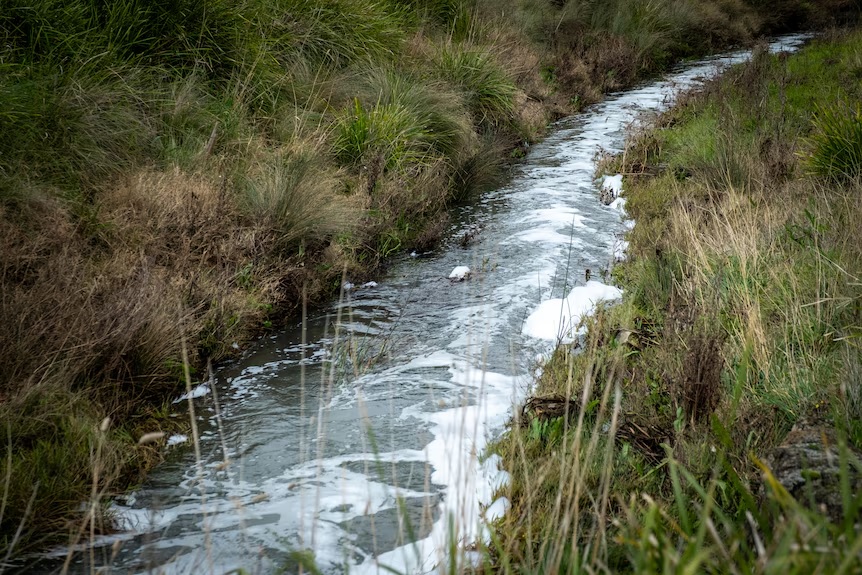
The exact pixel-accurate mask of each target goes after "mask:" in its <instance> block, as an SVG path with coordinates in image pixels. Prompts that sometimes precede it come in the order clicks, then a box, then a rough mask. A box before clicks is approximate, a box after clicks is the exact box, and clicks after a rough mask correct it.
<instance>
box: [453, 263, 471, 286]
mask: <svg viewBox="0 0 862 575" xmlns="http://www.w3.org/2000/svg"><path fill="white" fill-rule="evenodd" d="M470 273H471V272H470V268H468V267H467V266H456V267H455V269H453V270H452V272H451V273H450V274H449V279H450V280H456V281H459V282H460V281H464V280H465V279H467V278H468V277H469V276H470Z"/></svg>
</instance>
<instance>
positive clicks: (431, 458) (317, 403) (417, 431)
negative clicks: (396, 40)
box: [31, 36, 806, 574]
mask: <svg viewBox="0 0 862 575" xmlns="http://www.w3.org/2000/svg"><path fill="white" fill-rule="evenodd" d="M805 39H806V37H804V36H792V37H784V38H782V39H780V40H778V41H776V42H773V43H772V45H771V47H772V49H773V50H791V49H795V48H796V47H798V46H799V45H801V43H802V42H803V41H804V40H805ZM747 56H748V53H747V52H735V53H731V54H724V55H722V56H718V57H713V58H709V59H706V60H701V61H698V62H695V63H688V64H686V65H684V66H681V67H679V68H677V69H676V70H674V71H673V72H671V73H669V74H667V75H666V76H665V77H664V78H662V79H659V80H657V81H654V82H651V83H649V84H646V85H643V86H641V87H638V88H635V89H632V90H629V91H625V92H621V93H617V94H612V95H609V96H608V97H607V98H606V99H605V100H604V101H603V102H601V103H599V104H596V105H593V106H591V107H589V108H587V109H586V110H585V111H584V112H583V113H581V114H578V115H576V116H573V117H570V118H567V119H564V120H562V121H560V122H558V123H556V124H555V125H554V126H553V129H552V131H551V132H550V134H549V136H548V137H547V138H546V139H545V140H544V141H543V142H541V143H539V144H536V145H535V146H533V147H532V148H531V149H530V151H529V153H528V154H527V156H526V158H525V159H524V160H523V161H522V162H521V163H519V165H517V166H516V167H515V168H514V170H513V172H512V176H511V179H510V180H509V181H508V183H507V184H505V185H504V186H502V187H500V188H499V189H496V190H493V191H490V192H488V193H485V194H483V195H481V196H480V197H478V198H477V200H476V201H475V203H474V204H473V205H470V206H466V207H462V208H459V209H457V210H456V212H455V213H454V214H453V220H452V221H453V222H455V223H453V225H452V229H451V231H450V234H449V236H448V240H447V241H445V242H444V243H443V245H441V246H440V247H439V248H438V249H437V250H435V251H434V252H433V253H428V254H412V255H410V256H407V255H405V256H403V257H402V258H400V259H398V260H397V261H395V262H393V265H392V266H391V267H390V269H389V271H388V273H387V274H386V275H385V276H383V277H380V278H379V279H378V280H377V282H376V283H374V282H371V283H369V284H365V285H356V286H350V285H348V286H346V288H349V289H345V290H343V293H342V296H341V298H339V300H338V301H337V302H334V303H333V304H332V305H331V306H330V307H329V308H328V309H325V310H322V311H318V312H315V314H312V315H311V316H309V317H308V319H307V321H306V322H305V324H304V326H303V325H302V324H299V325H297V326H295V327H293V328H290V329H285V330H284V331H282V332H280V333H277V334H275V335H272V336H270V337H267V338H264V339H262V340H260V341H259V342H257V343H256V344H255V345H254V346H253V347H252V348H251V349H249V350H248V351H247V352H246V353H245V354H244V355H243V357H242V359H241V360H239V361H236V362H234V363H231V364H228V365H225V366H222V367H220V369H219V370H218V373H217V374H216V376H215V379H214V388H215V389H209V388H208V387H207V386H203V387H199V388H198V389H197V390H196V392H197V393H195V395H196V396H200V397H196V398H195V399H193V400H192V401H194V407H195V410H196V414H197V417H196V419H197V425H198V428H199V434H200V441H199V447H200V449H199V451H200V461H198V460H197V459H196V452H195V449H194V447H193V446H192V443H191V442H190V441H188V442H182V441H181V440H182V438H176V439H174V441H175V442H178V444H177V445H174V446H172V447H169V452H168V454H167V459H166V461H165V462H164V463H163V464H162V465H160V466H159V467H158V468H157V469H155V470H154V471H153V473H152V474H151V475H150V476H149V478H148V479H147V480H146V482H145V483H144V485H142V486H141V487H140V488H139V489H138V490H136V491H135V492H133V493H131V494H129V495H127V496H125V497H123V498H121V499H118V500H117V501H115V502H114V503H113V510H114V513H115V514H116V516H117V518H118V520H119V523H120V525H121V527H122V531H121V532H120V533H118V534H115V535H112V536H105V537H101V538H99V539H97V540H96V541H95V545H94V546H92V547H88V548H86V549H85V550H83V552H82V553H79V554H76V556H75V559H74V561H73V562H72V568H71V572H74V573H91V572H100V573H168V574H174V573H207V574H209V573H213V574H216V573H218V574H221V573H227V572H230V571H231V570H235V569H242V570H243V572H244V573H250V574H256V573H261V574H269V573H281V572H287V573H293V572H297V571H298V570H299V568H300V567H299V564H300V562H301V561H304V560H310V559H311V558H312V557H313V560H314V562H315V564H316V565H317V567H318V568H319V569H320V570H321V571H323V572H324V573H341V572H345V571H348V570H349V572H350V573H377V572H381V573H383V572H387V571H386V570H385V569H384V568H383V567H382V566H386V567H391V568H392V569H395V570H397V571H398V572H401V573H407V572H411V573H412V572H428V571H431V570H434V569H435V568H436V567H439V566H441V565H445V564H446V562H447V561H449V560H453V558H452V557H451V552H450V550H451V549H452V548H457V549H460V550H461V551H460V555H462V557H461V558H460V559H459V561H469V560H471V559H474V558H473V557H471V555H475V552H470V551H466V550H465V549H468V548H469V544H470V543H471V542H473V541H475V540H476V539H477V538H481V537H486V536H487V533H486V529H485V527H484V525H485V523H486V522H487V521H488V520H491V519H493V518H494V517H497V516H499V514H501V513H503V512H505V509H506V507H507V505H508V502H507V501H506V500H505V499H504V498H499V499H495V490H496V489H497V488H498V487H500V486H501V485H504V484H505V482H506V481H507V478H508V476H507V474H506V473H505V471H501V470H500V467H501V465H500V461H499V460H498V458H497V457H496V456H486V454H485V448H486V445H487V443H488V442H489V441H491V440H493V439H494V438H495V437H497V436H499V434H500V433H501V432H502V431H503V430H504V428H505V424H506V423H507V421H508V420H509V419H510V418H511V414H512V406H513V404H517V403H518V402H519V401H522V400H523V399H524V398H525V396H526V394H527V393H528V391H529V388H530V385H531V382H532V381H533V380H534V378H535V373H536V369H537V367H538V366H539V365H540V363H541V359H542V358H543V357H546V356H547V354H548V353H549V352H550V351H551V350H552V349H553V346H554V345H555V343H556V341H555V340H556V339H558V337H563V338H573V337H577V334H576V333H574V332H573V330H572V325H575V324H577V321H578V318H579V317H580V315H581V314H584V313H589V312H590V310H591V308H592V307H593V306H594V304H595V302H596V300H598V299H602V298H605V299H613V298H614V297H615V296H618V295H619V290H617V289H616V288H613V287H611V286H606V285H604V284H602V283H601V282H598V281H595V280H596V279H601V278H602V275H603V274H602V270H606V269H607V268H609V266H610V265H611V264H612V262H613V261H614V258H615V257H618V256H619V255H620V253H621V249H622V248H623V247H624V242H623V241H622V240H621V238H622V236H623V234H624V233H625V231H626V229H627V225H626V222H625V221H624V219H623V217H622V216H623V212H622V211H621V209H620V208H621V204H622V203H623V202H617V203H616V204H615V205H612V206H605V205H603V204H602V203H600V202H599V201H598V185H599V184H598V183H597V182H596V181H595V180H594V169H595V167H594V159H595V156H596V153H597V151H599V150H604V151H607V152H617V151H620V150H621V149H622V145H623V141H624V136H625V133H626V129H627V128H628V127H629V126H630V124H631V123H632V122H633V121H635V119H636V118H637V116H638V115H639V114H642V113H643V112H647V111H656V110H662V109H664V108H666V107H667V106H668V105H669V104H670V103H672V98H673V94H674V93H676V92H677V91H679V90H684V89H686V88H690V87H692V86H694V85H696V84H697V83H698V82H701V81H702V80H703V78H705V77H709V76H712V75H714V74H715V73H716V72H717V71H718V70H720V69H721V68H722V67H724V66H726V65H728V64H730V63H734V62H739V61H742V60H743V59H745V58H746V57H747ZM630 223H631V222H629V224H630ZM458 266H467V267H469V268H470V270H471V272H470V274H469V275H468V276H467V278H466V279H464V280H463V281H458V280H455V279H449V277H448V276H449V274H450V272H452V271H453V269H454V268H456V267H458ZM587 270H590V271H591V275H592V278H593V280H592V281H589V282H587V281H586V280H585V274H587ZM348 280H349V278H348ZM543 302H544V303H543ZM572 315H574V318H573V319H570V317H571V316H572ZM214 392H215V393H214ZM187 401H188V400H181V401H179V402H178V403H177V404H176V406H175V407H176V408H177V411H178V415H177V417H188V415H187V413H188V412H187V403H186V402H187ZM183 414H185V415H183ZM453 545H454V546H455V547H453ZM297 552H301V553H299V554H297ZM65 553H66V550H58V552H57V553H56V554H55V555H54V557H53V559H48V560H47V561H45V562H43V563H42V564H41V565H40V566H37V567H35V568H34V570H32V571H31V572H34V573H35V572H39V573H48V572H56V571H57V570H58V569H59V567H60V566H62V562H63V559H64V558H65ZM300 557H302V558H304V559H301V558H300ZM100 568H101V570H99V569H100Z"/></svg>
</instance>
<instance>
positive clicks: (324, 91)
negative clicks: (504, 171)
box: [0, 0, 856, 556]
mask: <svg viewBox="0 0 862 575" xmlns="http://www.w3.org/2000/svg"><path fill="white" fill-rule="evenodd" d="M791 4H792V3H791ZM829 5H830V6H833V5H834V7H835V10H832V11H831V12H830V13H831V14H833V15H836V17H840V16H841V15H842V14H843V12H842V11H841V10H842V9H844V8H846V6H845V5H844V4H843V3H836V2H833V1H832V0H830V2H829ZM848 5H849V4H848ZM850 8H852V6H850ZM769 10H771V9H768V8H763V7H758V6H757V5H755V4H752V3H738V2H730V1H727V2H722V3H720V4H719V5H717V7H715V6H711V7H701V5H700V4H699V3H698V4H695V3H689V2H681V1H674V2H671V1H670V0H668V1H664V2H657V3H649V5H648V6H646V7H639V8H638V9H637V10H632V5H631V3H628V2H623V1H622V0H620V1H619V2H614V3H611V4H609V5H607V6H604V5H600V4H599V3H590V2H578V3H569V4H567V5H566V6H559V5H557V4H556V3H552V2H545V1H521V0H517V1H516V0H511V1H509V0H507V2H505V3H502V4H501V3H487V2H483V1H481V0H477V1H475V2H468V1H462V0H416V1H411V2H406V3H405V2H389V1H383V2H381V1H373V0H338V1H335V2H325V3H321V2H311V1H309V0H266V1H264V0H249V1H243V2H226V1H224V0H206V1H202V2H190V1H181V2H173V3H165V2H156V3H140V2H131V1H121V2H113V3H110V6H107V7H105V6H96V5H95V4H93V3H90V2H84V1H83V0H71V1H67V2H57V1H55V0H38V1H35V2H27V3H23V2H17V1H12V2H11V3H7V5H5V6H4V10H3V11H2V14H0V46H2V47H0V131H2V132H3V134H4V135H5V137H4V138H2V139H0V285H2V288H0V321H2V325H3V326H4V327H3V329H2V330H0V406H2V411H0V413H2V416H0V428H2V429H5V430H6V431H5V432H4V433H5V436H6V437H12V442H11V449H8V450H7V453H8V457H7V458H4V459H3V464H2V467H0V477H8V478H10V479H9V483H8V487H7V488H5V489H4V498H5V499H4V501H6V502H7V504H5V505H4V507H3V513H2V514H0V515H2V517H0V532H2V533H3V534H4V538H3V539H2V541H0V556H2V555H5V551H6V550H11V552H12V554H15V553H22V552H26V551H28V550H30V549H33V548H41V547H44V545H47V544H50V543H55V542H57V541H61V540H65V538H66V535H67V534H68V532H69V531H71V532H73V533H77V532H78V531H80V525H82V523H81V522H82V521H90V525H91V526H92V525H93V517H92V516H93V513H92V512H87V513H86V514H84V515H82V513H81V512H80V511H79V507H78V502H80V501H84V500H87V499H88V498H89V497H91V496H92V495H93V486H95V493H97V494H99V495H101V494H105V493H110V492H111V491H112V490H113V489H121V488H122V486H123V485H127V484H128V483H129V482H130V481H134V479H135V478H136V477H138V476H139V472H140V471H141V470H142V469H145V468H146V467H147V466H149V465H152V464H153V463H154V462H155V461H156V460H157V459H158V455H157V451H156V450H155V448H154V447H153V446H152V445H150V446H148V447H147V446H145V447H141V446H137V445H136V443H135V441H134V438H135V437H138V436H139V435H140V434H141V433H142V432H143V431H144V430H150V429H151V428H152V427H154V426H157V425H166V424H165V423H164V422H161V423H158V424H157V423H155V420H154V418H152V417H150V414H152V413H156V412H160V411H163V409H162V406H163V404H164V402H165V400H166V398H170V397H173V396H174V395H176V394H177V393H178V392H179V391H181V389H182V388H183V385H184V377H183V374H182V369H181V367H180V366H183V365H184V363H185V362H184V361H183V354H182V352H181V349H182V345H181V344H182V342H183V341H186V342H187V346H188V360H189V362H190V364H191V366H192V367H193V368H197V369H201V368H202V366H203V365H205V364H206V363H207V361H219V360H221V359H224V358H226V357H229V356H230V355H231V354H233V353H235V351H234V346H233V345H232V344H234V343H236V344H237V345H239V346H241V345H242V344H244V343H246V342H248V341H249V340H251V339H252V338H253V337H255V336H256V335H257V334H259V333H260V332H261V331H263V330H265V329H270V328H271V327H272V326H274V325H275V326H277V325H278V324H279V322H282V321H286V320H285V318H287V317H290V314H292V313H295V312H296V311H297V310H298V309H299V307H300V305H301V302H302V300H303V297H302V296H301V294H303V293H304V294H306V295H307V298H308V301H309V302H310V303H311V304H312V305H313V304H314V303H318V302H321V301H326V300H327V298H329V297H330V296H331V294H333V293H334V292H335V291H336V290H337V289H338V286H339V285H340V284H341V281H342V277H343V274H345V273H348V274H349V275H351V277H353V278H354V279H359V278H361V277H362V276H365V275H369V274H370V273H372V272H373V271H374V270H375V269H377V267H378V266H380V265H381V264H382V262H384V261H385V258H386V257H387V256H390V255H392V254H394V253H397V252H398V251H400V250H405V249H411V248H414V247H419V246H425V247H428V246H431V245H433V243H434V241H435V240H436V239H437V238H438V237H439V235H440V234H441V233H442V232H443V230H445V218H446V208H447V207H448V206H450V205H451V204H452V203H453V202H456V201H460V200H463V199H465V198H468V197H469V196H470V194H471V193H472V192H474V191H475V190H477V189H481V188H482V187H483V186H485V185H488V183H489V182H493V181H494V179H495V177H496V176H497V175H498V174H499V167H500V166H501V165H503V164H504V163H505V161H506V158H509V157H510V156H511V155H512V154H514V155H517V153H518V152H517V151H518V150H521V149H522V148H521V146H523V145H524V142H532V141H535V140H536V139H538V138H539V137H540V136H541V135H542V133H543V131H544V130H545V129H546V125H547V121H548V120H549V119H551V118H554V117H559V116H561V115H564V114H566V113H570V112H572V111H574V110H576V109H578V108H579V107H581V106H583V105H584V104H585V103H588V102H590V101H593V100H595V99H596V98H598V97H599V95H600V94H601V93H602V92H603V91H607V90H612V89H618V88H620V87H622V86H625V85H628V84H631V83H632V82H635V81H636V80H638V79H639V78H642V77H644V76H645V75H647V74H649V73H652V72H654V71H656V70H659V69H661V68H663V67H666V66H668V65H670V64H671V63H672V62H673V61H674V60H675V59H678V58H682V57H685V56H689V55H695V54H698V53H703V52H705V51H707V50H710V49H713V48H717V47H719V46H724V45H727V44H731V43H736V42H745V41H749V40H751V38H752V37H753V35H754V33H755V32H761V31H766V30H770V29H772V28H769V27H767V26H766V25H765V24H764V25H761V24H762V23H763V22H764V20H763V18H764V16H763V13H764V12H768V11H769ZM741 14H745V15H751V16H752V19H751V20H750V21H751V22H752V25H751V27H750V28H740V27H739V25H738V24H736V23H735V22H736V17H737V16H739V15H741ZM587 16H589V17H587ZM794 17H795V16H794ZM802 22H803V20H800V21H798V22H796V23H797V24H801V23H802ZM804 22H805V23H806V24H808V23H809V22H812V20H804ZM770 25H771V26H772V25H774V26H784V25H786V26H790V25H791V24H790V23H788V22H785V21H784V20H781V19H780V18H779V19H778V20H776V21H775V22H773V23H772V24H770ZM704 29H708V30H716V32H715V34H713V35H712V36H710V37H709V40H708V41H703V42H701V41H698V42H693V41H691V42H689V41H686V42H683V43H679V42H677V41H676V40H674V39H675V38H678V37H683V38H689V39H700V38H701V36H702V34H701V32H700V31H702V30H704ZM851 60H852V59H851ZM851 60H848V61H847V62H848V63H847V64H846V65H847V66H851V65H853V66H855V65H856V64H853V62H852V61H851ZM842 62H844V60H842ZM812 73H814V70H812ZM785 93H786V94H787V99H788V101H792V100H794V98H797V99H804V98H806V97H807V96H806V95H805V94H793V93H792V91H791V87H788V88H787V90H786V92H785ZM830 217H831V216H830ZM802 223H804V222H802ZM800 225H802V224H800ZM655 226H656V227H658V224H655ZM818 245H819V244H818ZM662 273H665V271H663V272H662ZM830 305H832V304H830ZM834 305H837V304H834ZM815 339H816V338H815ZM818 341H819V340H818ZM816 368H817V366H816V365H815V366H813V367H812V369H813V370H815V371H816ZM106 416H108V417H110V418H111V420H112V421H113V422H114V423H113V424H112V425H111V426H110V428H109V429H108V430H106V431H99V432H97V431H95V430H96V429H100V422H102V421H103V419H104V418H105V417H106ZM34 422H42V423H44V424H45V425H41V426H39V427H38V428H37V427H34V426H33V425H32V423H34ZM34 430H41V431H39V432H36V431H34ZM0 435H2V434H0ZM94 446H95V447H94ZM96 447H98V449H102V450H104V451H105V453H107V454H109V456H108V455H106V456H105V457H103V458H101V459H100V461H102V462H103V465H104V469H102V470H100V471H99V472H98V473H96V472H95V471H94V470H93V468H92V466H89V467H88V468H87V469H85V468H84V466H82V464H80V462H82V461H90V455H89V454H91V453H92V449H95V448H96ZM70 454H72V455H75V457H74V461H72V459H71V458H69V457H67V455H70ZM85 454H88V455H87V456H86V457H85ZM55 482H60V483H62V484H63V488H62V489H61V488H60V487H55V486H54V485H55ZM37 484H38V485H39V486H40V487H39V489H38V490H36V491H35V493H36V495H35V497H34V498H33V499H32V503H31V497H33V493H34V491H33V489H32V487H33V486H34V485H37ZM49 485H50V486H51V487H50V488H48V487H46V486H49ZM52 498H53V499H52ZM98 507H99V506H98V505H96V506H95V508H98ZM19 526H23V527H22V528H21V530H20V532H19V529H18V528H19ZM66 527H70V528H69V529H67V528H66ZM16 533H18V535H15V534H16ZM6 534H12V536H11V537H7V536H6ZM13 542H14V545H13Z"/></svg>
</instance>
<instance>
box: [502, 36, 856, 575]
mask: <svg viewBox="0 0 862 575" xmlns="http://www.w3.org/2000/svg"><path fill="white" fill-rule="evenodd" d="M860 101H862V30H860V28H859V27H858V25H857V27H856V28H854V29H852V30H850V31H847V30H844V31H841V32H831V33H828V34H826V35H825V36H823V37H820V38H818V39H817V40H815V41H814V42H813V43H812V44H811V45H810V46H808V47H806V48H804V49H803V50H802V51H801V52H799V53H797V54H794V55H789V56H788V55H787V54H778V55H770V54H769V53H768V51H767V50H766V49H765V48H762V49H758V50H756V51H755V54H754V57H753V58H752V60H751V61H750V62H749V63H747V64H744V65H740V66H737V67H735V68H732V69H731V70H729V71H728V72H727V73H726V74H724V75H723V77H721V78H719V79H716V80H713V81H710V82H708V83H707V84H706V86H705V87H704V88H703V89H701V90H698V91H697V92H695V93H690V94H687V95H685V96H684V97H683V98H682V99H681V101H680V102H679V103H678V105H676V106H675V107H674V108H673V109H672V110H670V111H669V112H667V113H664V114H662V115H660V116H659V117H657V118H655V119H654V120H653V121H652V122H651V123H650V124H649V125H648V127H646V128H645V129H642V130H639V131H638V132H637V133H635V134H633V135H632V136H631V137H630V140H629V144H628V146H627V148H626V151H625V152H624V153H623V154H621V155H619V156H617V157H614V158H609V159H607V160H605V161H604V162H603V165H602V166H601V168H600V169H601V170H602V172H603V173H616V172H620V173H623V174H624V175H625V186H624V187H625V194H624V196H625V198H626V200H627V203H626V208H627V211H628V214H629V216H630V217H632V218H633V219H634V220H635V222H636V224H635V226H634V228H633V230H632V231H631V232H630V234H629V237H628V239H629V241H630V244H629V247H628V259H627V261H625V262H623V263H620V264H619V265H617V266H616V267H615V268H614V270H613V277H614V278H615V280H616V281H617V282H618V284H619V285H620V286H621V287H622V288H623V290H624V295H623V299H622V302H621V303H619V304H618V305H615V306H612V307H605V308H604V309H601V310H600V311H599V313H597V314H596V315H595V316H594V317H593V318H591V319H590V320H588V322H587V323H588V325H587V328H588V331H587V334H586V336H585V338H584V339H583V341H582V342H580V344H579V345H576V346H566V345H564V346H560V347H559V348H558V349H557V350H556V352H555V354H554V356H553V358H552V359H551V360H550V361H549V363H548V364H547V365H546V366H545V369H544V373H543V375H542V376H541V379H540V381H539V382H538V384H537V389H536V390H535V397H533V398H532V399H531V400H530V402H528V403H527V406H526V408H525V410H524V412H523V415H522V417H520V418H519V419H518V420H516V421H515V422H513V425H512V428H511V429H510V430H509V431H508V433H507V436H506V437H505V438H504V439H503V440H501V441H500V442H499V443H498V445H497V447H496V449H497V450H498V451H499V452H501V453H502V455H503V461H504V462H506V463H507V464H508V467H509V470H510V472H511V474H512V478H513V479H512V483H511V485H510V486H509V487H508V488H507V490H508V492H507V493H506V495H507V496H508V497H509V498H510V499H511V501H512V508H511V511H510V512H509V513H508V515H507V516H506V517H505V518H504V519H502V520H501V521H500V523H499V524H498V525H497V529H496V531H495V533H496V538H495V540H494V544H493V545H492V547H491V549H490V553H491V556H492V557H493V560H494V562H495V563H494V565H495V566H496V567H498V568H500V569H504V570H507V571H508V570H512V571H519V572H522V571H523V570H526V571H529V572H543V573H557V572H569V573H580V572H612V573H615V572H636V573H776V572H781V573H800V574H801V573H851V572H852V573H859V572H860V571H862V555H860V551H862V533H860V531H859V520H860V515H859V510H860V503H862V450H860V449H862V347H860V343H862V339H860V338H862V281H860V279H862V241H860V227H859V222H860V221H862V111H860V108H859V102H860Z"/></svg>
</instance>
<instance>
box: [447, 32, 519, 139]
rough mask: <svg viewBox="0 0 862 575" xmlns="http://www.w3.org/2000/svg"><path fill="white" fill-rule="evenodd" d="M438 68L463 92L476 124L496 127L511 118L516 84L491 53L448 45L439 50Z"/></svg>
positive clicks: (508, 121)
mask: <svg viewBox="0 0 862 575" xmlns="http://www.w3.org/2000/svg"><path fill="white" fill-rule="evenodd" d="M437 70H438V73H439V74H440V76H441V77H442V78H444V79H445V80H447V81H449V82H451V83H452V84H454V85H455V86H457V87H458V88H459V89H460V90H461V91H462V92H463V94H464V98H465V99H466V101H467V104H468V105H469V107H470V110H471V111H472V112H473V117H474V119H475V122H476V124H477V125H480V126H497V125H501V124H507V123H510V122H511V121H512V114H513V112H514V109H515V84H514V82H513V81H512V79H511V78H510V77H509V75H508V74H507V73H506V72H505V71H504V70H503V68H501V67H500V65H499V64H498V63H497V62H496V61H495V60H494V59H493V58H492V56H491V55H490V54H488V53H487V52H485V51H482V50H479V49H463V48H456V47H449V48H446V49H444V50H443V51H442V52H441V53H440V59H439V61H438V63H437Z"/></svg>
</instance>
